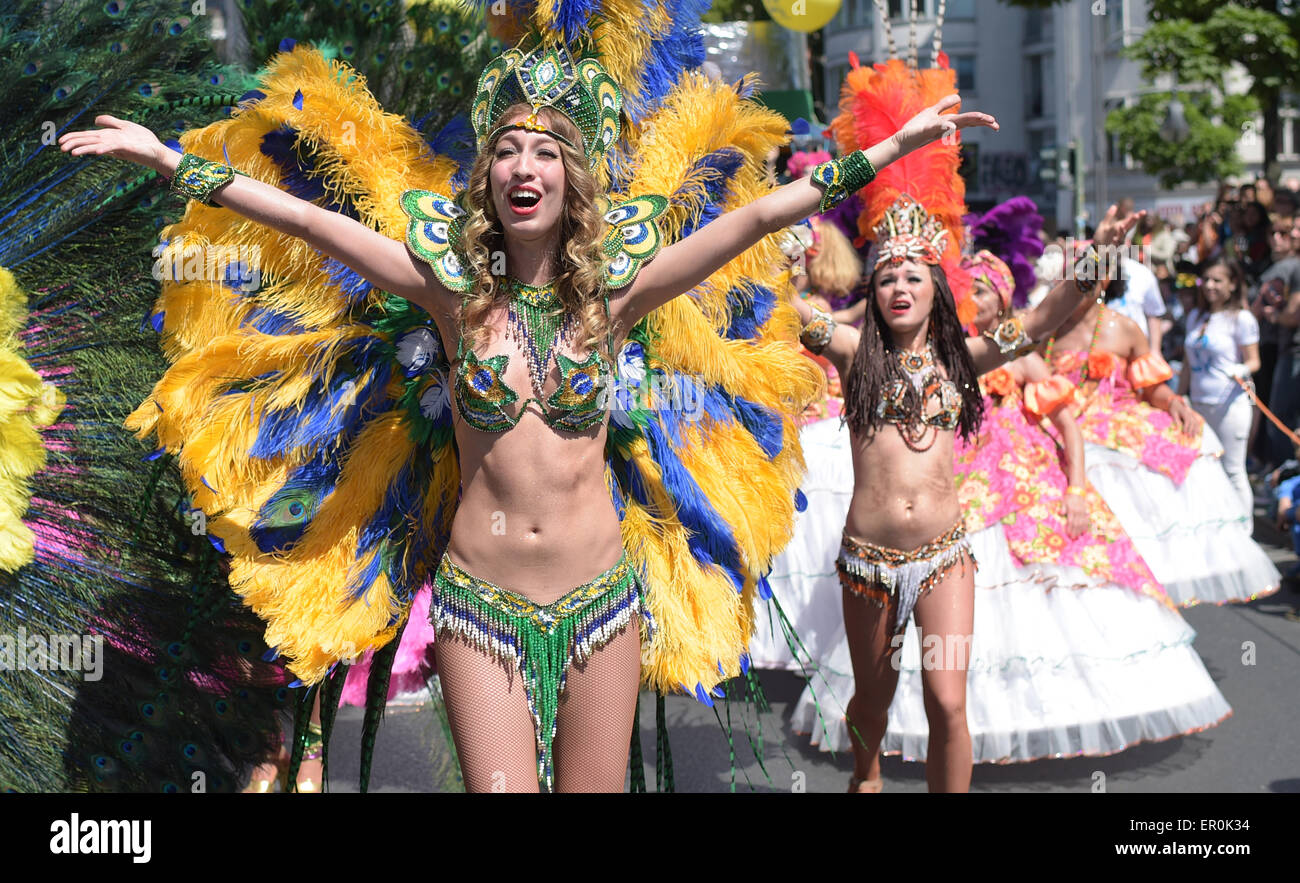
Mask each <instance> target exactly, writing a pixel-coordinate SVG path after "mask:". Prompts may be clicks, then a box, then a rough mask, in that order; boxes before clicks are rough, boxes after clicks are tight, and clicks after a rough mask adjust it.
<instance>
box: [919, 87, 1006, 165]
mask: <svg viewBox="0 0 1300 883" xmlns="http://www.w3.org/2000/svg"><path fill="white" fill-rule="evenodd" d="M960 102H961V98H960V97H958V96H957V95H949V96H947V97H945V98H941V99H940V100H939V101H938V102H937V103H935V104H933V105H931V106H930V107H927V108H926V109H925V110H923V111H921V112H920V113H918V114H917V115H916V116H914V117H912V118H911V119H910V120H908V121H907V122H906V123H904V124H903V128H901V129H899V130H898V131H897V132H895V133H894V140H895V141H896V142H897V143H898V149H899V151H900V153H911V152H912V151H913V150H916V149H918V148H921V147H924V146H925V145H927V144H929V143H931V142H932V141H938V140H939V139H940V138H942V137H944V136H945V135H949V134H951V133H953V132H956V131H957V130H958V129H967V128H970V127H971V126H988V127H989V128H990V129H993V130H994V131H995V132H996V131H997V130H998V128H999V126H998V121H997V120H996V119H994V118H993V117H992V116H991V115H989V114H987V113H979V112H978V111H969V112H967V113H945V112H944V111H946V110H948V109H949V108H951V107H955V106H957V105H958V104H959V103H960Z"/></svg>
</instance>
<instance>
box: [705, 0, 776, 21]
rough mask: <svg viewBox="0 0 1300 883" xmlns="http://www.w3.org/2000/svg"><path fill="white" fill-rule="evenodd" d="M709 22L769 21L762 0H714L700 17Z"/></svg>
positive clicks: (769, 18)
mask: <svg viewBox="0 0 1300 883" xmlns="http://www.w3.org/2000/svg"><path fill="white" fill-rule="evenodd" d="M702 20H703V21H704V22H706V23H709V24H717V23H718V22H723V21H771V20H772V16H770V15H768V12H767V9H765V8H764V7H763V0H714V2H713V4H712V5H711V6H710V7H709V11H708V12H706V13H704V17H703V19H702Z"/></svg>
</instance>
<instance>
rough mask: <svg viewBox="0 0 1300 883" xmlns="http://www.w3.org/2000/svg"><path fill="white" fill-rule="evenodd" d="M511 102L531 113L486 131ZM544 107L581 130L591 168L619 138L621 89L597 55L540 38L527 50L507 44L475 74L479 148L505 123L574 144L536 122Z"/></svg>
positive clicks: (472, 112)
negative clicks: (578, 52)
mask: <svg viewBox="0 0 1300 883" xmlns="http://www.w3.org/2000/svg"><path fill="white" fill-rule="evenodd" d="M515 104H527V105H529V106H530V107H532V109H533V113H532V114H530V115H529V117H528V119H527V120H525V121H524V123H522V124H519V123H516V124H515V125H514V126H502V127H500V128H498V129H495V130H493V131H492V132H491V133H490V134H489V132H488V126H490V125H491V124H492V122H493V121H494V120H498V119H500V118H501V114H502V113H504V112H505V111H506V109H507V108H509V107H511V106H512V105H515ZM544 107H549V108H552V109H554V110H557V111H559V112H560V113H562V114H564V115H565V116H566V117H568V118H569V119H570V120H572V121H573V124H574V125H575V126H576V127H577V129H578V131H579V132H580V133H581V134H582V149H583V150H584V151H585V152H586V154H587V162H588V164H589V166H590V167H591V169H592V170H595V169H596V167H597V166H598V165H600V163H601V162H602V161H603V160H604V158H605V153H606V151H608V150H609V148H611V147H612V146H613V145H614V143H615V142H616V141H618V136H619V131H620V128H621V124H620V120H619V114H620V113H621V112H622V110H623V93H622V92H621V91H619V88H618V84H617V83H615V82H614V80H613V78H612V77H610V75H609V74H608V73H607V72H606V71H605V68H604V66H603V65H602V64H601V63H600V61H599V59H597V57H596V56H595V55H592V54H585V55H580V56H579V57H577V58H576V59H575V58H574V57H573V54H572V53H571V52H570V51H569V47H567V46H565V45H563V44H559V45H555V44H549V43H539V44H537V45H536V46H535V47H533V48H532V49H531V50H529V51H527V52H525V51H523V50H522V49H520V48H519V47H515V48H514V49H508V50H506V51H505V52H504V53H502V54H501V55H499V56H497V57H496V58H494V59H492V61H490V62H489V63H488V66H487V67H485V68H484V69H483V73H482V74H481V75H480V76H479V80H478V90H477V91H476V92H475V95H474V104H473V106H472V108H471V110H470V122H471V123H472V124H473V126H474V134H475V135H476V136H477V138H478V147H479V149H480V150H482V149H483V147H484V146H485V145H486V144H487V143H488V142H489V141H491V140H492V138H495V137H496V136H497V135H498V134H499V133H500V132H502V131H505V130H507V129H510V128H524V129H527V130H528V131H532V132H545V133H546V134H548V135H550V136H551V137H553V138H557V139H558V140H561V141H564V142H565V143H566V144H570V146H576V145H572V144H571V143H570V142H569V141H567V140H566V139H564V138H561V137H560V136H559V135H557V134H556V133H554V132H552V131H550V130H548V129H546V128H545V127H544V126H541V124H540V121H539V119H538V117H537V112H538V111H539V110H541V109H542V108H544Z"/></svg>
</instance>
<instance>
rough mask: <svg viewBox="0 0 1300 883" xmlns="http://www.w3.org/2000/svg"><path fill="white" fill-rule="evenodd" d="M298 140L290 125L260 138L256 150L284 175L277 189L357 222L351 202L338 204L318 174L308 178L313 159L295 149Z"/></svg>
mask: <svg viewBox="0 0 1300 883" xmlns="http://www.w3.org/2000/svg"><path fill="white" fill-rule="evenodd" d="M297 138H298V133H297V130H295V129H294V128H293V127H292V126H281V127H280V128H278V129H275V130H273V131H270V132H267V133H266V134H265V135H263V136H262V143H261V145H260V148H259V149H260V150H261V151H262V153H263V154H264V155H265V156H268V157H270V158H271V159H273V160H275V162H276V164H277V165H279V166H280V168H281V170H283V172H284V175H283V176H282V178H281V184H280V186H281V187H282V188H283V189H284V190H285V191H287V192H288V193H290V194H292V195H293V196H296V197H298V198H299V199H305V200H307V201H309V202H314V203H316V204H317V205H319V206H321V207H322V208H326V209H329V210H330V211H334V212H341V213H343V214H345V215H347V216H348V217H349V218H352V219H353V220H354V221H355V220H359V216H358V214H357V211H356V208H355V207H354V206H353V205H352V203H351V201H350V200H348V201H345V202H339V201H338V200H337V199H336V198H334V197H333V196H331V195H330V194H329V193H327V192H326V190H325V186H324V184H323V181H322V179H321V177H320V176H319V175H316V176H313V175H311V173H312V172H313V171H315V163H314V161H313V157H310V156H304V155H303V154H302V153H301V152H299V151H298V150H297V149H296V148H295V146H294V145H295V143H296V142H297Z"/></svg>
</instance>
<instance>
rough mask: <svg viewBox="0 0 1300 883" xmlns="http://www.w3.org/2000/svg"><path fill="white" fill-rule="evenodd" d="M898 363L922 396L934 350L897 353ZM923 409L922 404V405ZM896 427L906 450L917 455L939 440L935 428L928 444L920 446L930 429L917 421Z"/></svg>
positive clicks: (932, 365)
mask: <svg viewBox="0 0 1300 883" xmlns="http://www.w3.org/2000/svg"><path fill="white" fill-rule="evenodd" d="M898 363H899V364H900V365H902V366H903V371H904V372H906V374H907V379H908V380H909V381H910V382H911V384H912V387H913V388H914V389H916V391H917V394H918V395H922V396H923V395H924V393H923V392H922V391H923V390H924V389H925V384H926V380H927V379H928V376H927V373H926V372H927V371H929V372H933V370H934V350H932V349H930V344H929V343H927V344H926V345H925V349H924V350H922V351H921V352H919V353H913V352H909V351H908V350H899V351H898ZM922 407H924V403H922ZM894 425H895V426H896V427H898V434H899V435H900V436H902V439H903V444H905V445H907V448H908V450H910V451H915V452H916V453H918V454H924V453H925V452H926V451H928V450H930V448H932V447H934V443H935V441H936V440H937V439H938V438H939V430H938V428H935V430H934V432H933V433H932V434H931V435H930V443H929V444H927V445H925V446H924V447H922V446H921V440H922V439H924V438H925V435H926V433H927V432H929V430H930V427H928V426H926V424H925V422H924V421H920V420H918V421H917V422H916V423H912V424H907V423H902V422H899V423H895V424H894Z"/></svg>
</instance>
